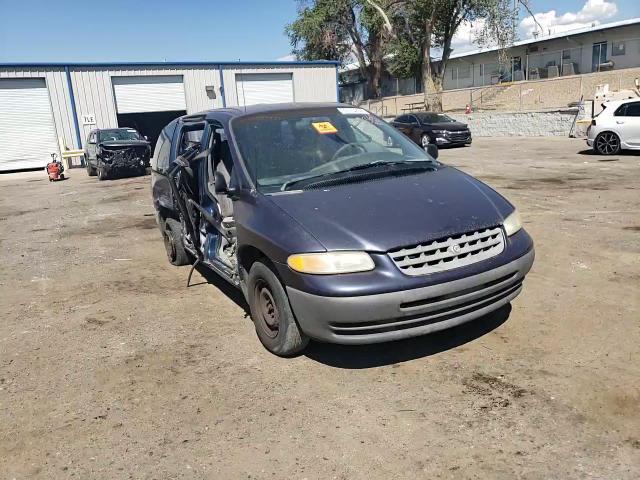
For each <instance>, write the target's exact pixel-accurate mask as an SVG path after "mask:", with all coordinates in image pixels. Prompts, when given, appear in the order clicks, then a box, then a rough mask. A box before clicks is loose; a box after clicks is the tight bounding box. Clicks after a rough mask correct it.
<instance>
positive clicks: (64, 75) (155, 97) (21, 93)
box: [0, 61, 338, 171]
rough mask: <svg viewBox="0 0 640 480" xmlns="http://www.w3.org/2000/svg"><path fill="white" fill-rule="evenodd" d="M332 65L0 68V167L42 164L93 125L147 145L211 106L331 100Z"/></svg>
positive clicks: (74, 144) (78, 144)
mask: <svg viewBox="0 0 640 480" xmlns="http://www.w3.org/2000/svg"><path fill="white" fill-rule="evenodd" d="M337 96H338V89H337V64H336V63H335V62H325V61H322V62H276V63H261V62H252V63H247V62H236V63H231V62H206V63H204V62H185V63H118V64H116V63H108V64H107V63H100V64H78V63H75V64H32V65H27V64H0V170H2V171H6V170H16V169H23V168H34V167H43V166H44V165H45V164H46V163H47V162H48V161H50V158H51V157H50V155H51V153H54V152H55V153H58V154H63V153H65V154H66V155H67V156H68V155H69V152H70V151H73V150H79V149H82V148H83V147H84V142H85V141H86V138H87V135H88V133H89V131H91V130H92V129H94V128H113V127H133V128H136V129H137V130H138V131H140V133H142V134H143V135H146V136H147V137H148V138H149V141H150V142H151V143H152V145H155V141H156V139H157V137H158V134H159V132H160V130H161V129H162V128H163V127H164V126H165V125H166V124H167V123H169V122H170V121H171V120H173V119H174V118H176V117H178V116H181V115H185V114H191V113H196V112H199V111H202V110H208V109H211V108H221V107H228V106H243V105H251V104H257V103H280V102H327V101H329V102H333V101H336V100H337Z"/></svg>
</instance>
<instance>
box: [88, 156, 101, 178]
mask: <svg viewBox="0 0 640 480" xmlns="http://www.w3.org/2000/svg"><path fill="white" fill-rule="evenodd" d="M85 162H86V164H87V175H89V176H90V177H95V176H96V175H97V174H98V172H97V171H96V168H95V167H92V166H91V164H90V163H89V160H88V159H85Z"/></svg>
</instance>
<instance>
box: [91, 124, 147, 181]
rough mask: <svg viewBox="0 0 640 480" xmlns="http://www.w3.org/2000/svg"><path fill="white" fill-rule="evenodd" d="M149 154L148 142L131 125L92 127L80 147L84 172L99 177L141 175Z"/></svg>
mask: <svg viewBox="0 0 640 480" xmlns="http://www.w3.org/2000/svg"><path fill="white" fill-rule="evenodd" d="M150 157H151V146H150V145H149V142H148V141H147V140H146V138H145V137H143V136H142V135H140V133H138V132H137V131H136V130H135V129H133V128H109V129H104V130H101V129H98V130H92V131H91V132H89V136H88V137H87V142H86V146H85V148H84V159H85V164H86V167H87V173H88V174H89V176H90V177H94V176H96V175H97V176H98V179H100V180H104V179H106V178H108V177H110V176H113V175H116V174H120V173H131V172H134V173H136V172H137V173H139V174H142V175H144V174H145V173H146V171H147V168H148V167H149V160H150Z"/></svg>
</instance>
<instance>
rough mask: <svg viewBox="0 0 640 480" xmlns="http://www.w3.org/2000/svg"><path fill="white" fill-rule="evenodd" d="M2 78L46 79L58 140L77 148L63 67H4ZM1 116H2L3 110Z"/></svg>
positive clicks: (0, 69)
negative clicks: (60, 139)
mask: <svg viewBox="0 0 640 480" xmlns="http://www.w3.org/2000/svg"><path fill="white" fill-rule="evenodd" d="M0 78H44V79H45V81H46V83H47V89H48V90H49V99H50V100H51V110H52V112H53V119H54V121H55V125H56V135H57V136H58V138H62V142H63V145H66V146H67V148H70V149H71V148H75V147H76V142H75V131H74V128H75V127H74V126H73V113H72V110H71V97H70V95H69V89H68V88H67V77H66V75H65V71H64V68H63V67H47V68H35V67H33V68H31V67H20V68H15V67H2V68H0ZM0 107H1V106H0ZM0 114H2V111H1V109H0Z"/></svg>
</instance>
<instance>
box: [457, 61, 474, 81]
mask: <svg viewBox="0 0 640 480" xmlns="http://www.w3.org/2000/svg"><path fill="white" fill-rule="evenodd" d="M470 77H471V65H469V64H465V65H460V66H459V67H458V78H470Z"/></svg>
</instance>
